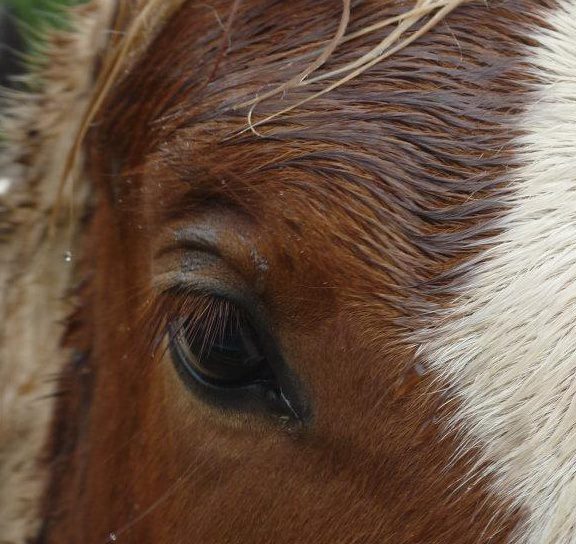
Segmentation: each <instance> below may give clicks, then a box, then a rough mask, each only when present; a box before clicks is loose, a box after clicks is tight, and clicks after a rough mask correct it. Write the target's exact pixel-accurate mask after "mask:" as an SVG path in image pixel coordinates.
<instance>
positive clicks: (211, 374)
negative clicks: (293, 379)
mask: <svg viewBox="0 0 576 544" xmlns="http://www.w3.org/2000/svg"><path fill="white" fill-rule="evenodd" d="M223 314H224V315H222V314H221V315H219V316H217V318H214V316H212V317H211V316H209V315H208V316H204V317H203V318H202V317H200V318H197V317H192V318H188V319H182V318H180V319H177V320H174V321H173V322H171V323H170V324H169V342H170V353H171V356H172V361H173V363H174V366H175V367H176V370H177V372H178V374H179V375H180V377H181V378H182V380H183V381H184V383H185V384H186V385H187V386H188V387H189V389H191V390H192V391H193V392H194V393H195V394H197V395H198V396H200V397H201V398H202V399H203V400H205V401H207V402H209V403H211V404H214V405H217V406H218V407H220V408H223V409H232V410H236V411H239V410H241V411H250V412H254V411H259V412H262V411H265V412H267V413H270V414H273V415H275V416H279V417H281V418H282V419H283V420H284V421H285V420H288V419H299V415H298V413H297V412H296V411H295V409H294V407H293V404H292V402H291V401H290V399H289V398H288V395H286V394H285V392H284V391H283V388H282V385H281V383H280V382H281V380H280V379H279V377H278V376H277V373H276V372H274V370H273V368H272V365H271V362H270V361H269V355H268V354H267V353H266V350H265V349H264V348H263V347H262V346H261V341H260V338H259V335H258V333H257V332H256V329H255V327H254V326H253V325H252V324H251V322H250V321H249V320H248V319H247V318H246V317H245V316H240V315H239V313H238V312H223Z"/></svg>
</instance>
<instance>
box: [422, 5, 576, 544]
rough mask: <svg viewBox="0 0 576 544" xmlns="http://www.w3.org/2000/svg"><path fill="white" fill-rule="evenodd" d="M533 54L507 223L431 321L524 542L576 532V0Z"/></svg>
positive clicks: (444, 365)
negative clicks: (515, 509) (520, 514)
mask: <svg viewBox="0 0 576 544" xmlns="http://www.w3.org/2000/svg"><path fill="white" fill-rule="evenodd" d="M544 20H545V21H547V22H548V23H549V24H550V27H551V28H550V30H540V31H539V32H538V33H537V35H536V36H535V38H536V40H537V46H535V47H534V48H531V49H529V50H527V52H526V61H527V62H528V63H530V65H531V70H532V72H533V73H534V74H535V75H536V77H537V81H538V83H537V84H536V88H535V89H534V96H533V103H532V104H531V106H530V107H529V108H528V110H527V111H526V114H525V115H524V117H523V118H522V119H521V123H520V127H519V128H520V129H521V131H522V133H523V136H521V137H520V138H519V139H518V140H517V147H518V149H519V150H520V151H519V153H520V158H521V161H522V166H521V167H520V168H519V170H518V172H517V175H516V178H515V185H514V192H513V195H512V197H511V198H510V203H511V205H512V208H511V210H510V212H509V213H508V214H507V215H506V216H505V217H504V218H502V219H501V221H500V226H501V227H502V229H503V230H502V232H501V234H499V235H497V236H496V237H495V238H494V240H493V243H492V244H491V248H490V249H488V250H486V251H485V252H484V253H483V254H481V255H480V257H479V258H477V261H476V264H475V266H474V267H473V268H474V273H473V274H470V275H469V276H468V277H467V278H466V279H465V282H464V283H463V285H462V286H461V287H459V288H458V289H459V292H458V296H457V298H456V300H455V301H454V303H453V305H451V308H450V309H449V310H447V311H446V312H445V313H444V314H443V315H442V316H441V317H440V318H439V321H438V322H437V323H436V324H435V325H431V327H430V330H428V331H426V333H425V334H426V340H425V342H424V343H423V344H422V346H421V352H422V354H423V355H424V356H425V358H426V361H427V364H428V365H429V366H430V367H431V369H432V370H433V371H435V372H437V373H439V375H440V376H441V377H442V379H443V381H444V382H445V383H447V384H448V386H449V394H451V395H452V396H454V397H456V398H457V399H458V400H459V402H460V407H459V409H458V413H457V414H456V416H455V418H454V420H453V421H451V424H452V425H454V426H456V427H457V428H458V429H460V430H462V431H464V436H465V438H464V440H465V444H464V447H463V449H467V448H468V447H479V449H480V451H481V456H482V460H481V461H483V462H487V463H488V469H487V470H488V472H489V473H490V474H492V475H493V476H494V481H495V484H494V485H495V489H496V491H497V492H499V493H501V494H503V495H504V496H505V498H506V499H509V500H510V501H511V502H512V506H520V507H521V508H523V509H524V512H525V514H526V515H525V518H524V520H525V521H524V522H523V524H522V526H521V527H519V528H518V530H517V531H516V534H515V541H516V542H519V543H522V544H568V543H576V0H562V1H560V2H559V5H558V6H557V7H556V8H555V10H554V11H553V12H551V13H549V14H546V15H545V16H544Z"/></svg>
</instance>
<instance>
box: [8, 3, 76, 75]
mask: <svg viewBox="0 0 576 544" xmlns="http://www.w3.org/2000/svg"><path fill="white" fill-rule="evenodd" d="M75 3H78V0H0V85H10V78H11V77H13V76H15V75H18V74H19V73H21V72H22V71H23V70H24V66H25V62H24V60H23V55H24V54H25V53H30V52H31V53H33V52H34V50H35V48H36V47H37V45H38V43H39V40H40V36H41V34H42V31H43V30H44V29H46V28H49V27H51V26H60V25H63V24H65V21H64V20H63V17H62V14H61V9H62V7H63V6H68V5H72V4H75ZM12 85H13V83H12Z"/></svg>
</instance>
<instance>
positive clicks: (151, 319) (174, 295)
mask: <svg viewBox="0 0 576 544" xmlns="http://www.w3.org/2000/svg"><path fill="white" fill-rule="evenodd" d="M143 315H144V317H143V319H142V325H143V326H142V327H140V330H141V331H146V332H145V334H146V337H147V338H149V341H148V342H147V350H148V353H149V355H150V356H152V357H154V358H155V357H157V356H158V349H159V347H160V346H162V340H163V338H164V336H165V334H166V329H167V326H168V324H177V326H178V328H177V329H175V331H174V332H177V333H178V332H183V333H184V335H185V336H186V337H188V338H194V339H200V340H201V353H205V352H206V351H207V350H209V349H210V347H211V346H212V345H213V344H214V343H215V342H217V341H218V340H222V339H223V338H224V335H225V332H226V330H227V328H229V327H230V323H232V326H233V327H235V328H238V329H239V328H240V327H241V324H242V323H243V321H244V320H245V319H246V316H245V315H243V312H241V311H240V310H239V309H238V308H237V307H236V305H235V304H233V303H232V302H230V301H228V300H226V299H224V298H222V297H217V296H210V295H198V294H192V293H190V292H189V291H187V290H185V289H169V290H167V291H166V292H164V293H162V294H161V295H160V296H159V297H158V298H156V299H155V300H153V301H150V302H149V303H148V304H147V307H146V308H145V309H144V312H143ZM200 335H201V336H202V337H201V338H200ZM164 349H166V348H164ZM162 355H163V354H162Z"/></svg>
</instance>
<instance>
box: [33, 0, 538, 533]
mask: <svg viewBox="0 0 576 544" xmlns="http://www.w3.org/2000/svg"><path fill="white" fill-rule="evenodd" d="M230 6H231V3H230V2H229V1H224V0H219V1H217V2H214V3H213V4H211V5H210V6H207V5H206V4H204V3H202V4H201V3H195V2H190V3H188V4H186V5H185V6H184V7H183V8H182V9H181V10H180V11H179V12H178V13H177V14H176V15H175V16H174V17H173V18H172V19H171V20H170V21H169V23H168V24H167V26H166V27H165V28H164V29H163V31H162V32H161V33H160V35H159V36H158V37H157V39H156V40H155V41H154V43H153V44H152V45H151V46H150V47H149V48H148V49H147V51H146V53H145V54H144V56H143V58H142V59H141V60H140V62H139V63H138V64H137V65H136V66H135V67H134V69H133V70H132V72H131V73H130V75H129V76H128V77H126V78H125V80H124V81H123V82H122V84H121V85H119V86H118V88H117V89H115V92H114V93H113V95H112V96H111V97H110V98H109V100H108V101H107V103H106V104H105V105H104V107H103V109H102V113H101V115H100V119H99V123H98V124H97V127H96V129H95V130H94V133H93V135H92V138H91V145H90V153H91V157H90V158H91V161H90V162H91V170H92V172H93V174H94V178H95V180H96V187H97V193H98V205H97V209H96V212H95V217H94V219H93V220H92V222H91V226H90V234H89V238H90V240H91V242H90V244H89V245H88V246H87V247H88V249H87V262H89V263H90V264H89V265H86V266H85V268H89V267H90V266H93V267H94V269H95V272H94V277H93V278H92V279H91V282H90V292H91V297H90V299H89V301H87V307H86V310H85V312H86V313H85V317H84V318H83V319H84V322H85V323H86V325H85V326H88V327H93V330H91V331H90V332H91V334H89V335H88V336H89V337H90V346H88V347H87V346H85V345H83V346H82V347H83V349H88V351H89V352H90V364H89V369H90V370H89V373H90V374H89V376H90V378H89V379H88V378H86V377H85V378H80V376H79V375H78V373H77V372H76V373H74V372H73V373H72V378H69V379H72V380H76V381H77V382H78V383H77V384H76V385H74V387H72V390H71V392H70V393H69V395H67V396H65V398H64V399H63V400H62V401H61V405H60V412H59V418H58V427H57V428H58V429H60V433H61V435H60V436H62V437H63V438H62V439H61V440H60V441H58V440H57V441H56V443H55V446H54V447H55V451H56V452H58V453H61V452H64V453H65V454H66V455H67V456H68V462H67V464H66V465H61V466H62V467H64V466H65V467H66V468H65V469H60V470H58V471H57V472H56V475H55V477H54V479H53V482H52V486H51V489H50V493H49V495H48V500H47V502H46V513H47V520H46V525H45V530H44V532H43V534H42V539H41V541H42V542H43V543H46V544H47V543H57V544H61V543H64V542H82V543H85V544H97V543H103V542H106V541H107V539H108V540H111V537H110V535H111V534H112V535H114V536H113V538H117V539H118V541H120V542H134V543H139V544H141V543H145V542H150V543H154V544H169V543H170V544H176V543H183V542H202V543H218V544H221V543H228V542H250V543H260V542H261V543H269V542H275V543H283V542H286V543H287V542H314V543H318V544H322V543H333V542H341V543H353V542H362V543H368V542H374V543H376V542H377V543H387V542H390V543H394V544H397V543H405V544H417V543H424V542H425V543H427V544H429V543H430V544H432V543H437V544H440V543H448V542H449V543H455V544H456V543H457V544H464V543H473V542H492V543H497V542H505V541H506V539H507V537H508V536H509V534H510V532H511V530H512V529H513V528H514V527H515V525H516V523H517V522H518V520H519V519H520V518H521V512H508V511H506V509H505V504H504V503H503V501H502V500H501V499H500V498H498V497H494V496H492V495H491V494H490V493H489V492H488V490H487V489H488V488H487V485H486V484H487V483H486V482H483V481H477V480H474V479H472V480H467V479H466V476H467V466H469V463H470V462H473V460H474V459H473V458H472V457H473V456H469V457H467V458H464V459H459V460H458V461H455V462H452V461H453V459H454V455H455V453H456V452H457V451H458V448H459V439H458V436H452V435H450V436H444V430H443V428H442V426H441V421H442V418H443V417H444V416H445V415H446V414H447V413H448V412H449V411H450V410H453V409H457V407H456V406H454V405H449V406H444V405H442V402H443V398H442V396H441V394H440V393H439V392H438V391H436V389H435V388H437V384H436V385H434V376H431V375H429V374H424V375H420V368H419V367H418V366H416V365H417V363H418V362H417V361H416V360H415V358H414V347H413V346H411V345H408V344H407V343H406V341H405V338H406V335H407V333H409V332H410V331H411V330H413V329H414V328H416V327H418V326H419V323H421V321H422V320H423V319H425V318H426V312H427V310H429V309H430V308H432V307H435V306H437V305H441V304H444V303H445V300H446V295H447V294H448V293H449V290H450V286H451V285H452V284H453V282H454V281H456V280H457V277H458V275H459V274H460V273H461V269H462V268H461V266H460V265H463V264H464V263H466V259H467V257H469V256H470V255H471V254H473V253H474V252H476V251H477V250H478V248H479V247H480V246H481V244H482V242H483V240H484V239H485V237H486V236H487V235H488V234H489V233H490V232H491V230H492V228H493V227H492V224H491V219H492V218H494V217H495V216H497V215H498V214H499V213H500V212H501V204H500V202H501V199H500V198H499V195H501V192H502V191H503V190H505V187H506V184H507V183H508V182H509V181H510V177H509V176H510V174H509V169H510V168H511V166H513V165H514V160H515V159H514V150H513V148H512V145H511V142H512V137H513V136H514V135H515V129H514V127H515V120H516V119H517V117H518V115H520V114H521V112H522V110H523V107H524V105H525V104H526V101H527V96H528V95H529V91H528V87H527V83H529V76H528V75H527V74H526V73H525V70H524V66H523V64H522V57H523V46H524V45H525V41H524V36H525V35H526V33H527V32H526V31H527V29H528V28H530V26H531V25H534V24H537V23H538V19H537V17H536V14H535V13H534V12H535V10H536V7H537V6H535V3H534V2H528V1H521V0H514V1H512V0H511V1H503V2H494V3H492V4H491V5H490V7H487V6H486V5H484V4H483V3H482V2H479V3H477V4H471V5H467V6H464V7H462V8H461V9H459V10H458V11H457V12H455V13H454V14H453V15H452V16H451V17H449V19H448V20H447V21H446V23H445V24H444V25H443V26H440V27H438V28H437V29H436V30H435V31H434V32H432V33H430V34H429V35H427V36H425V37H424V38H422V39H420V40H419V41H418V42H417V43H416V44H414V45H412V46H410V47H408V48H407V49H405V50H403V51H402V52H401V53H399V54H398V55H396V56H394V57H392V58H390V59H388V60H387V61H386V62H385V63H383V64H380V65H378V66H375V67H374V68H372V69H371V70H370V71H368V72H367V73H365V74H363V75H362V76H361V77H359V78H358V79H356V80H354V81H353V82H351V83H350V84H347V85H344V86H342V87H340V88H338V89H336V90H334V91H333V92H332V93H330V94H328V95H325V96H322V97H320V98H317V99H316V100H314V101H312V102H309V103H307V104H305V105H302V106H301V107H299V108H297V109H296V110H294V111H292V112H291V113H290V114H287V115H285V116H282V117H279V118H278V119H275V120H274V121H272V122H270V123H269V124H267V125H265V126H263V127H260V129H259V130H261V131H262V132H263V133H264V135H265V137H264V138H261V137H258V136H256V135H254V134H252V133H250V132H245V133H243V134H241V135H234V134H235V133H236V132H237V131H238V130H240V129H243V128H244V127H245V120H246V110H245V109H242V110H235V109H234V105H235V104H238V103H240V102H242V101H245V100H248V99H250V98H251V97H253V96H254V93H256V92H259V91H260V90H261V89H267V88H268V86H273V85H278V84H281V83H282V82H283V81H286V80H287V79H288V78H289V77H291V76H292V75H294V74H295V73H298V72H299V71H301V70H302V69H303V68H304V67H305V66H306V63H307V62H309V57H307V56H306V55H305V53H302V54H301V56H299V55H296V54H294V53H292V51H294V50H295V49H296V48H297V47H300V46H303V45H306V44H315V43H317V42H319V41H321V40H326V39H328V38H329V37H330V36H331V35H332V33H333V31H334V29H335V27H336V25H337V24H338V20H337V17H335V12H334V9H333V3H332V2H328V1H325V2H324V1H322V2H320V1H315V2H310V1H307V0H297V1H291V2H284V1H274V0H267V1H264V2H256V1H247V0H246V1H244V2H242V3H241V5H240V7H239V9H238V12H237V14H236V16H235V19H234V24H233V25H232V31H231V34H230V36H229V37H230V47H229V48H228V50H227V51H226V55H225V56H223V57H221V56H220V55H219V52H220V51H221V48H220V44H221V39H222V29H221V27H220V26H219V24H218V22H217V21H216V19H215V16H214V11H213V10H214V9H215V10H216V11H217V12H218V13H220V14H225V13H226V12H227V9H229V8H230ZM399 6H400V4H398V5H397V4H396V3H389V4H388V3H386V4H384V5H383V3H382V2H376V1H374V2H365V3H363V4H359V5H358V6H357V9H356V10H355V11H354V12H353V13H354V17H353V19H352V23H351V24H352V28H353V29H354V28H358V27H361V26H362V25H365V24H367V23H368V22H370V21H372V20H373V19H374V18H375V17H376V16H378V17H380V16H382V15H383V12H384V15H386V14H387V13H390V14H393V13H395V12H396V11H397V9H398V8H399ZM371 44H372V42H371V41H370V38H365V39H362V40H360V41H357V42H354V43H352V42H351V43H350V44H346V45H345V46H343V47H342V48H341V49H339V50H338V51H337V53H336V54H335V57H334V58H333V59H332V60H331V61H330V62H331V63H337V62H344V61H346V60H347V59H349V58H350V57H351V56H352V55H356V54H357V53H358V50H359V49H360V50H362V48H368V47H370V45H371ZM289 60H290V62H292V64H289V63H288V61H289ZM215 63H218V64H217V70H214V66H215ZM331 67H333V65H332V64H330V63H329V65H328V66H327V67H326V69H330V68H331ZM315 90H318V87H315V86H311V88H298V89H295V90H293V91H292V92H291V93H290V94H289V95H288V96H287V97H284V100H282V99H281V98H280V97H274V98H272V99H270V100H268V101H264V102H263V103H261V104H259V105H258V108H257V110H256V116H257V117H261V116H262V117H263V116H266V115H267V114H270V113H273V112H274V111H278V109H279V108H281V107H282V106H283V105H284V104H285V103H291V102H292V101H298V100H299V99H301V98H302V97H304V96H306V93H311V92H314V91H315ZM190 224H203V225H206V228H208V229H211V232H214V233H215V239H216V244H217V246H218V250H219V253H220V254H221V255H222V259H223V261H224V262H226V263H227V264H226V265H224V264H223V262H222V261H220V262H219V264H218V265H217V266H216V267H215V269H214V271H212V272H213V274H214V275H215V276H216V277H219V278H223V277H225V278H226V281H228V282H229V283H230V284H232V285H233V286H234V287H235V288H236V289H238V290H240V291H246V292H249V293H250V294H251V296H254V297H255V298H256V299H257V300H258V301H259V304H260V305H261V306H262V308H265V314H266V318H267V321H268V323H269V325H270V327H271V329H272V330H273V331H274V334H275V336H276V338H277V341H278V342H279V344H280V345H281V347H282V350H283V353H284V356H285V357H286V359H287V361H288V362H289V364H290V366H291V368H292V369H293V370H294V371H295V372H296V374H297V375H298V376H299V377H300V379H301V381H302V382H303V384H304V387H305V389H306V392H307V395H308V397H309V399H310V402H311V405H312V411H313V418H312V420H311V422H309V423H307V424H306V425H305V426H304V427H303V428H300V429H297V430H294V429H289V428H283V427H282V425H280V424H277V423H275V422H271V421H269V420H267V419H260V418H257V417H253V416H240V415H239V416H233V415H230V414H222V413H220V412H218V411H216V410H214V409H212V408H209V407H206V406H204V405H202V403H201V402H200V401H198V400H197V399H195V398H194V397H193V395H192V394H191V393H190V392H189V391H188V390H187V389H186V388H185V387H184V386H183V385H182V384H181V383H180V381H179V380H178V378H177V376H176V374H175V372H174V370H173V369H172V366H171V364H170V361H169V357H168V356H167V355H165V354H164V356H162V355H161V354H159V355H157V357H156V358H155V359H153V358H150V357H148V356H142V354H143V353H144V354H148V353H149V352H150V350H149V349H148V347H149V345H150V343H151V338H150V335H151V334H152V333H151V330H150V328H149V327H147V326H145V325H144V326H143V325H142V311H143V310H142V309H143V306H154V305H156V304H158V300H159V297H160V295H159V294H158V292H157V289H154V288H153V287H152V284H153V283H154V280H155V279H157V278H158V277H159V276H161V275H162V277H163V278H164V279H165V281H170V280H171V278H173V277H174V276H175V275H177V274H178V271H179V270H180V269H181V267H182V266H183V265H185V260H186V250H185V248H182V247H180V248H179V249H178V250H175V249H174V242H175V237H174V231H175V229H177V228H182V227H185V226H188V225H190ZM176 242H177V240H176ZM246 247H247V248H249V249H246ZM170 248H172V250H170ZM263 261H264V262H265V263H266V266H265V267H262V266H259V263H261V262H263ZM83 342H84V341H83ZM83 342H82V343H83ZM415 369H416V370H418V371H416V370H415ZM74 376H76V377H74ZM83 387H86V388H87V391H89V393H88V392H87V393H86V395H88V396H89V398H90V399H91V402H90V403H89V407H88V406H87V404H88V403H86V402H85V398H86V397H85V395H84V393H82V388H83ZM67 450H69V451H67Z"/></svg>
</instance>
